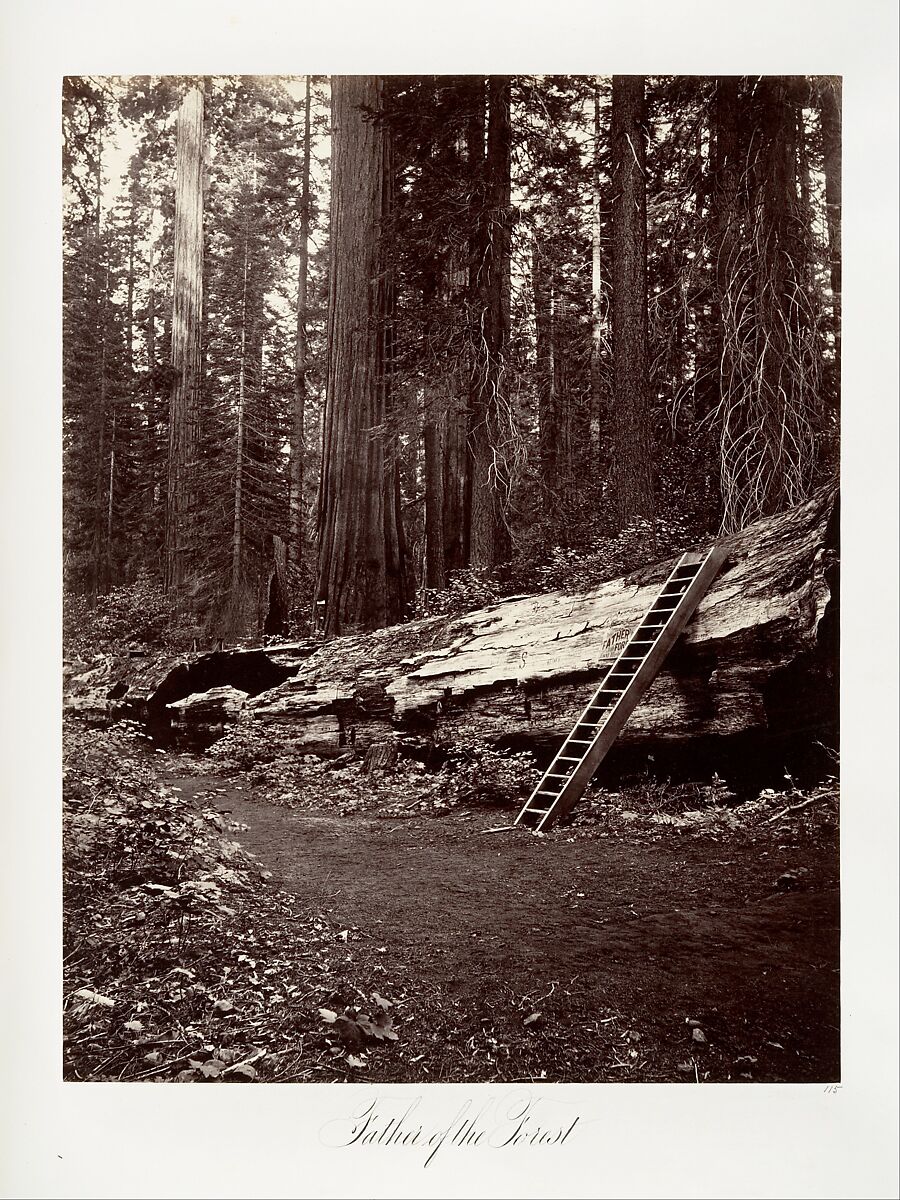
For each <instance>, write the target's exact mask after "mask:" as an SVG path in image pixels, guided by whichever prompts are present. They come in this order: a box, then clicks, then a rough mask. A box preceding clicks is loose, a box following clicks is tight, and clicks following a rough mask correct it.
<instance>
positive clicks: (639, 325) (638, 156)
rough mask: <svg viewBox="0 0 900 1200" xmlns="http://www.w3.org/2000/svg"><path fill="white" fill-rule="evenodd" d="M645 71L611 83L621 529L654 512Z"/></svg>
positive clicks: (615, 435)
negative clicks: (648, 322) (648, 311)
mask: <svg viewBox="0 0 900 1200" xmlns="http://www.w3.org/2000/svg"><path fill="white" fill-rule="evenodd" d="M644 122H645V112H644V77H643V76H642V75H614V76H613V85H612V158H613V265H612V327H613V370H614V376H615V402H614V405H613V419H612V434H613V446H614V479H615V490H616V506H617V516H618V522H619V526H620V528H624V527H625V526H626V525H628V524H630V523H631V522H632V521H634V520H635V519H637V518H644V519H647V520H649V521H650V522H653V521H654V519H655V515H656V506H655V501H654V482H653V465H652V464H653V447H652V440H651V425H650V381H649V354H648V345H647V199H646V185H645V171H646V156H645V145H644V143H645V128H644Z"/></svg>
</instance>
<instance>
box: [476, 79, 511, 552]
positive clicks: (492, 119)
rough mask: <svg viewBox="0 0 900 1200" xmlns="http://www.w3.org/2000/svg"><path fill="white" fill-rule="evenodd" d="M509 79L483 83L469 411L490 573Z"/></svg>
mask: <svg viewBox="0 0 900 1200" xmlns="http://www.w3.org/2000/svg"><path fill="white" fill-rule="evenodd" d="M511 135H512V131H511V125H510V80H509V76H505V75H492V76H491V77H490V78H489V80H488V138H487V157H486V159H485V205H484V219H483V223H482V227H481V230H482V238H483V240H482V253H481V255H480V280H479V282H480V301H481V325H482V328H481V330H480V334H481V346H480V350H481V355H480V361H478V362H477V369H478V381H477V386H476V391H475V396H474V404H473V412H472V432H471V437H472V455H473V461H472V535H471V537H472V541H471V561H472V563H473V565H475V566H479V567H486V568H488V569H493V568H495V567H497V566H499V565H500V564H501V563H503V562H505V561H507V560H508V558H509V555H510V541H509V531H508V529H507V526H506V519H505V511H504V509H505V499H506V497H505V495H504V492H505V490H506V489H507V488H508V486H509V480H508V479H507V478H506V465H505V463H504V461H503V457H504V447H503V441H504V439H505V438H506V436H508V430H507V428H506V427H508V414H507V411H506V410H507V403H508V397H507V380H506V349H507V343H508V340H509V270H510V240H511V239H510V208H509V205H510V153H511Z"/></svg>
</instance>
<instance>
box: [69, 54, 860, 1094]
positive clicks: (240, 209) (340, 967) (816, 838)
mask: <svg viewBox="0 0 900 1200" xmlns="http://www.w3.org/2000/svg"><path fill="white" fill-rule="evenodd" d="M62 115H63V134H64V143H63V144H64V193H65V194H64V200H65V228H64V272H63V289H64V326H63V356H64V357H63V369H64V375H63V384H64V423H65V424H64V453H65V492H64V501H65V531H64V532H65V586H66V594H65V614H64V617H65V631H66V641H65V654H66V659H65V678H66V705H65V708H66V725H65V785H66V786H65V810H64V817H65V836H64V853H65V892H64V901H65V923H66V925H65V928H66V941H65V947H64V948H65V954H66V958H65V1016H66V1025H65V1029H66V1036H65V1041H64V1063H65V1076H66V1078H67V1079H70V1080H107V1081H112V1080H115V1081H129V1080H146V1079H154V1080H160V1081H166V1080H176V1081H179V1082H191V1083H208V1082H235V1081H238V1080H240V1081H243V1082H252V1083H266V1082H301V1081H302V1082H329V1081H337V1080H354V1081H356V1080H362V1081H371V1082H374V1081H385V1080H388V1081H396V1082H402V1083H410V1082H416V1083H423V1082H429V1081H430V1082H453V1083H459V1082H475V1081H477V1082H506V1081H528V1082H530V1083H535V1082H538V1081H549V1082H553V1083H559V1082H580V1083H588V1082H589V1083H595V1082H600V1081H604V1082H613V1081H614V1082H616V1083H660V1082H666V1083H677V1082H684V1083H693V1084H696V1083H697V1082H732V1083H739V1084H751V1083H758V1082H793V1083H798V1082H807V1081H815V1082H822V1083H836V1082H838V1081H839V1080H840V1077H841V1064H840V1054H839V1046H840V1004H839V993H840V989H839V982H840V973H839V966H840V963H839V954H838V947H839V933H840V927H839V919H838V914H839V870H838V827H839V822H838V775H839V770H838V763H839V747H838V712H837V699H838V637H837V634H838V628H839V625H838V620H839V576H840V567H839V553H840V546H839V536H838V508H837V503H838V458H839V414H840V387H839V381H840V353H841V326H840V315H841V306H840V297H841V143H840V134H841V81H840V79H839V78H835V77H832V76H759V77H742V76H720V77H706V76H684V75H673V76H647V77H644V76H634V75H626V76H619V75H614V76H612V77H608V76H578V75H563V76H550V75H513V76H510V75H502V76H494V75H489V76H484V75H464V76H441V75H413V76H377V75H354V76H344V75H333V76H330V77H320V76H294V77H271V76H265V77H262V76H233V75H230V76H206V77H188V78H181V77H173V76H162V77H155V76H149V77H138V78H134V77H121V78H117V77H99V76H80V77H68V78H67V79H66V80H65V81H64V85H63V107H62Z"/></svg>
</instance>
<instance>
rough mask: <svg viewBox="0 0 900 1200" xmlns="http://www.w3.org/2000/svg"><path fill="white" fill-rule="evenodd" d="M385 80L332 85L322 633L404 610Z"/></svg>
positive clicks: (387, 620)
mask: <svg viewBox="0 0 900 1200" xmlns="http://www.w3.org/2000/svg"><path fill="white" fill-rule="evenodd" d="M381 94H382V87H381V81H380V79H379V77H378V76H374V75H358V76H349V75H337V76H334V77H333V79H332V93H331V95H332V123H333V138H332V192H331V240H332V265H331V275H330V281H329V303H328V363H327V382H326V394H325V412H324V416H323V440H322V479H321V486H320V495H319V564H318V578H317V583H316V599H317V601H324V602H325V614H326V615H325V631H326V633H327V634H328V635H334V634H337V633H340V632H341V631H343V630H346V629H348V628H352V627H354V626H358V627H362V628H374V627H376V626H380V625H389V624H391V623H392V622H393V621H397V620H398V619H399V618H400V616H401V615H402V612H403V606H404V570H403V560H402V545H401V539H402V533H401V527H400V516H399V503H398V500H399V486H398V473H397V463H396V455H395V453H394V452H393V451H392V450H391V448H390V446H389V444H388V439H387V436H386V429H385V421H386V418H387V417H388V415H389V414H388V405H387V401H388V393H387V388H388V381H389V375H388V372H387V370H386V367H387V360H388V356H389V347H388V345H387V342H388V338H389V330H388V322H387V320H386V317H387V315H388V313H389V309H390V295H391V287H390V281H389V279H388V278H387V277H386V271H385V263H384V261H383V256H382V253H381V246H380V236H381V233H382V228H383V224H384V222H385V220H386V219H387V216H388V211H387V208H386V206H387V205H388V204H389V203H390V186H389V183H390V159H389V153H390V147H389V144H388V133H387V130H386V129H385V127H384V125H383V124H382V123H381V122H380V121H379V120H378V119H377V116H373V114H377V113H378V112H379V111H380V108H381Z"/></svg>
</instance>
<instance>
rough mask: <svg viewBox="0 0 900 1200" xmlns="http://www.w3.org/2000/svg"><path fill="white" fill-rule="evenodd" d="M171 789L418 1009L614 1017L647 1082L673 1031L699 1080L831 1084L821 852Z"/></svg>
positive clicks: (231, 789) (669, 1054) (833, 910)
mask: <svg viewBox="0 0 900 1200" xmlns="http://www.w3.org/2000/svg"><path fill="white" fill-rule="evenodd" d="M171 782H174V783H175V784H176V786H178V787H180V788H181V789H182V790H183V791H184V792H185V793H189V794H193V795H197V796H198V797H200V796H203V797H204V800H205V802H206V803H210V802H212V803H213V806H214V807H217V808H218V809H219V810H220V811H223V812H227V813H228V815H229V816H230V817H231V819H233V820H236V821H239V822H241V823H244V824H246V825H247V827H248V828H247V829H246V831H244V832H241V833H240V834H239V835H238V836H239V838H240V840H241V842H242V843H243V844H244V846H245V847H246V848H247V849H248V850H250V851H252V852H253V853H254V854H255V855H256V856H257V857H258V858H259V859H260V860H262V862H263V863H264V864H265V865H266V867H267V868H268V869H269V870H270V871H272V872H273V876H274V878H273V883H274V884H275V885H276V886H278V887H280V888H281V889H283V890H284V891H287V892H290V893H294V894H296V895H297V896H299V897H301V898H302V899H303V900H304V901H305V902H306V903H308V904H310V905H312V906H314V907H316V908H317V910H319V911H322V912H325V913H327V914H328V915H329V917H330V919H331V920H332V921H333V922H334V923H335V924H336V925H338V926H340V927H344V928H353V929H358V930H359V931H360V936H363V937H365V936H369V937H371V938H372V939H373V942H374V943H375V944H376V945H377V944H383V945H384V946H385V947H387V948H389V955H390V960H391V961H392V962H394V963H398V964H402V966H403V968H404V969H405V970H406V971H407V972H408V973H409V975H410V976H411V977H413V978H416V979H418V980H420V981H421V987H422V989H423V990H427V989H428V988H439V989H441V990H442V991H443V992H446V993H447V994H450V995H456V996H459V997H460V998H461V999H462V1000H465V1001H466V1002H469V1003H474V1004H476V1005H477V1004H479V1003H480V1004H483V1005H485V1006H487V1008H488V1009H492V1010H493V1009H496V1008H497V1007H498V1006H502V1005H507V1006H508V1005H509V1004H511V1003H513V1002H515V1001H516V1000H517V999H518V998H519V997H522V996H525V997H532V998H539V997H546V996H547V994H548V993H549V995H550V996H551V997H553V999H551V1000H549V1001H546V1002H545V1003H543V1005H542V1008H543V1011H544V1013H545V1014H547V1013H548V1012H550V1014H551V1017H552V1019H553V1020H554V1021H556V1022H560V1021H568V1022H570V1023H574V1028H575V1029H576V1030H577V1027H578V1025H579V1024H584V1023H586V1022H590V1021H594V1022H596V1019H597V1016H598V1013H600V1012H601V1011H602V1012H611V1013H615V1014H620V1015H623V1016H624V1017H625V1018H626V1023H628V1024H630V1025H631V1026H633V1027H634V1030H635V1031H637V1035H638V1037H640V1038H641V1039H643V1045H642V1047H641V1056H642V1057H646V1058H647V1061H648V1062H649V1063H650V1069H651V1074H652V1069H653V1065H654V1063H655V1064H656V1066H657V1069H658V1071H657V1076H656V1077H660V1078H672V1077H673V1076H672V1070H673V1067H674V1065H675V1062H676V1060H684V1059H685V1054H686V1053H687V1054H688V1056H689V1058H690V1055H691V1054H693V1052H694V1051H697V1050H698V1046H697V1044H696V1043H694V1042H692V1041H690V1040H689V1035H690V1030H689V1029H688V1028H687V1027H686V1024H685V1022H686V1021H687V1020H696V1021H699V1022H700V1023H701V1024H702V1027H703V1029H704V1031H705V1032H706V1034H707V1036H708V1047H709V1049H710V1050H711V1049H712V1047H713V1046H714V1047H715V1056H714V1057H715V1062H716V1064H717V1066H716V1067H715V1069H714V1070H713V1071H712V1072H711V1076H712V1077H714V1078H718V1077H721V1078H740V1077H741V1076H746V1077H752V1078H754V1079H790V1080H833V1079H836V1078H837V1077H838V1075H839V1034H838V1027H839V984H838V979H839V976H838V972H837V967H838V945H839V907H838V890H837V888H838V858H837V848H836V846H835V845H834V844H832V845H828V846H821V847H809V846H805V847H803V848H802V849H801V848H799V847H796V846H795V847H789V846H781V847H778V846H777V845H773V844H771V841H769V840H764V839H760V840H759V841H758V842H751V841H750V840H749V839H746V838H745V837H743V836H742V835H739V834H735V835H734V837H732V836H731V835H729V836H728V838H727V839H724V840H721V841H716V840H712V839H700V838H687V837H684V838H678V837H676V836H674V835H672V834H669V835H667V836H666V837H664V838H663V839H662V840H659V841H651V840H649V839H641V838H639V837H635V838H633V839H630V840H623V838H622V837H621V836H620V835H618V834H617V835H616V836H615V837H614V836H612V835H610V836H609V837H607V838H604V837H592V838H573V837H571V836H569V835H567V833H566V831H565V830H562V831H559V832H558V833H556V834H555V835H553V836H552V837H548V838H546V839H540V838H534V837H532V836H531V835H529V834H527V833H525V832H524V831H519V830H515V831H512V832H505V833H495V834H488V833H485V832H484V830H485V829H487V828H489V827H491V826H492V825H497V824H501V823H504V822H505V821H506V820H509V819H510V818H509V816H508V815H507V814H499V815H498V814H496V813H490V814H487V813H485V812H483V811H477V812H461V811H460V810H456V811H454V812H453V813H452V815H450V816H448V817H446V818H444V819H442V820H438V819H434V818H415V819H409V820H396V819H395V820H379V819H371V818H365V817H362V816H352V817H334V816H331V815H328V814H325V813H313V812H309V811H301V810H292V809H286V808H281V807H277V806H274V805H270V804H267V803H265V802H264V801H261V800H259V799H255V798H254V797H253V795H252V792H251V790H250V789H249V787H247V786H246V785H242V786H238V785H237V784H235V783H229V782H227V781H222V780H217V779H215V778H213V777H206V778H204V777H200V778H190V779H185V778H182V779H179V780H176V781H171ZM214 789H225V790H224V793H223V792H222V791H221V790H220V791H219V792H218V793H216V792H215V790H214ZM798 866H802V867H803V868H805V869H806V872H807V873H806V874H804V875H803V877H802V881H801V882H800V884H799V885H798V886H797V888H796V889H795V890H779V888H777V887H776V884H775V880H776V879H777V878H778V876H779V875H780V874H781V873H782V872H783V871H785V870H786V869H791V868H795V867H798ZM708 1047H707V1046H701V1047H699V1049H703V1050H707V1048H708ZM735 1060H739V1061H738V1062H737V1063H735ZM691 1061H692V1060H691ZM708 1061H710V1062H712V1061H713V1058H709V1060H708ZM682 1068H683V1069H686V1068H685V1067H684V1063H683V1062H682Z"/></svg>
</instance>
